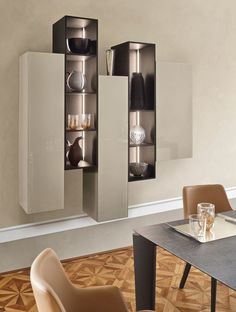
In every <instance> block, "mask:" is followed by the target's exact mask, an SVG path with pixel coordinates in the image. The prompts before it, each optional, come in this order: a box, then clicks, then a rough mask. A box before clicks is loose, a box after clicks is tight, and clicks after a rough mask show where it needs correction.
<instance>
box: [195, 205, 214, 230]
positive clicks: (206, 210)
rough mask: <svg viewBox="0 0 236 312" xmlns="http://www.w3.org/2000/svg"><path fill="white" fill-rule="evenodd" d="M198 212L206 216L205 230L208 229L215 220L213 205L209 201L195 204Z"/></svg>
mask: <svg viewBox="0 0 236 312" xmlns="http://www.w3.org/2000/svg"><path fill="white" fill-rule="evenodd" d="M197 212H198V214H200V215H202V216H205V218H206V230H207V231H209V230H210V229H211V228H212V227H213V225H214V221H215V205H213V204H211V203H199V204H198V205H197Z"/></svg>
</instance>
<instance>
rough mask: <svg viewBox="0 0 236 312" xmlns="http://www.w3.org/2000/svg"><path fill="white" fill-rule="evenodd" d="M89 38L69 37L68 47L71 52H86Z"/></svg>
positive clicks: (88, 47)
mask: <svg viewBox="0 0 236 312" xmlns="http://www.w3.org/2000/svg"><path fill="white" fill-rule="evenodd" d="M90 43H91V40H90V39H87V38H69V39H68V48H69V50H70V51H71V52H72V53H78V54H87V53H88V52H89V49H90Z"/></svg>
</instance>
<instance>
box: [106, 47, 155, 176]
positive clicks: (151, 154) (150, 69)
mask: <svg viewBox="0 0 236 312" xmlns="http://www.w3.org/2000/svg"><path fill="white" fill-rule="evenodd" d="M111 49H113V50H114V51H115V58H114V72H113V74H114V75H117V76H128V93H129V97H128V103H129V104H128V105H129V124H128V133H129V134H130V130H131V129H132V127H134V126H136V125H137V126H141V127H142V128H143V129H144V130H145V140H144V141H143V142H142V143H140V144H135V143H133V142H132V141H131V139H130V137H129V138H128V142H129V155H128V163H129V168H130V164H131V163H133V162H136V163H140V162H145V163H147V164H148V168H147V171H146V172H145V174H143V175H142V176H134V175H133V174H132V173H131V172H130V169H129V172H128V181H140V180H146V179H154V178H156V56H155V55H156V52H155V44H151V43H141V42H131V41H128V42H124V43H121V44H119V45H116V46H113V47H112V48H111ZM134 73H140V74H142V77H143V80H144V103H143V106H142V107H135V105H134V103H132V79H133V74H134Z"/></svg>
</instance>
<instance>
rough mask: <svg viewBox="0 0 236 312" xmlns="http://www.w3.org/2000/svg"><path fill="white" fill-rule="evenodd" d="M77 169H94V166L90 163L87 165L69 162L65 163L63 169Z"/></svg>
mask: <svg viewBox="0 0 236 312" xmlns="http://www.w3.org/2000/svg"><path fill="white" fill-rule="evenodd" d="M78 169H96V166H95V165H92V164H89V165H88V166H72V165H71V164H70V163H69V162H67V163H66V166H65V170H78Z"/></svg>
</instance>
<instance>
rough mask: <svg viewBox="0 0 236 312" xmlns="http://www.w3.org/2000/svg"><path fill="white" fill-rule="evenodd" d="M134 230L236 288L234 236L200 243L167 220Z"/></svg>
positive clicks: (235, 244) (235, 243)
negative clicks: (173, 226) (176, 228)
mask: <svg viewBox="0 0 236 312" xmlns="http://www.w3.org/2000/svg"><path fill="white" fill-rule="evenodd" d="M180 222H181V221H180ZM235 226H236V225H235ZM135 232H136V233H137V234H139V235H141V236H143V237H144V238H146V239H148V240H149V241H151V242H153V243H154V244H155V245H157V246H159V247H162V248H164V249H165V250H167V251H169V252H170V253H172V254H173V255H175V256H177V257H178V258H180V259H182V260H184V261H186V262H188V263H190V264H191V265H193V266H194V267H196V268H198V269H199V270H201V271H202V272H204V273H206V274H208V275H210V276H212V277H214V278H215V279H216V280H218V281H220V282H222V283H223V284H225V285H226V286H228V287H230V288H232V289H234V290H236V236H232V237H229V238H224V239H220V240H216V241H212V242H208V243H205V244H202V243H200V242H198V241H196V240H195V239H193V238H191V237H188V236H185V235H183V234H181V233H179V232H177V231H175V230H174V229H173V228H171V227H170V226H169V225H168V224H166V223H163V224H157V225H151V226H145V227H142V228H138V229H135Z"/></svg>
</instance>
